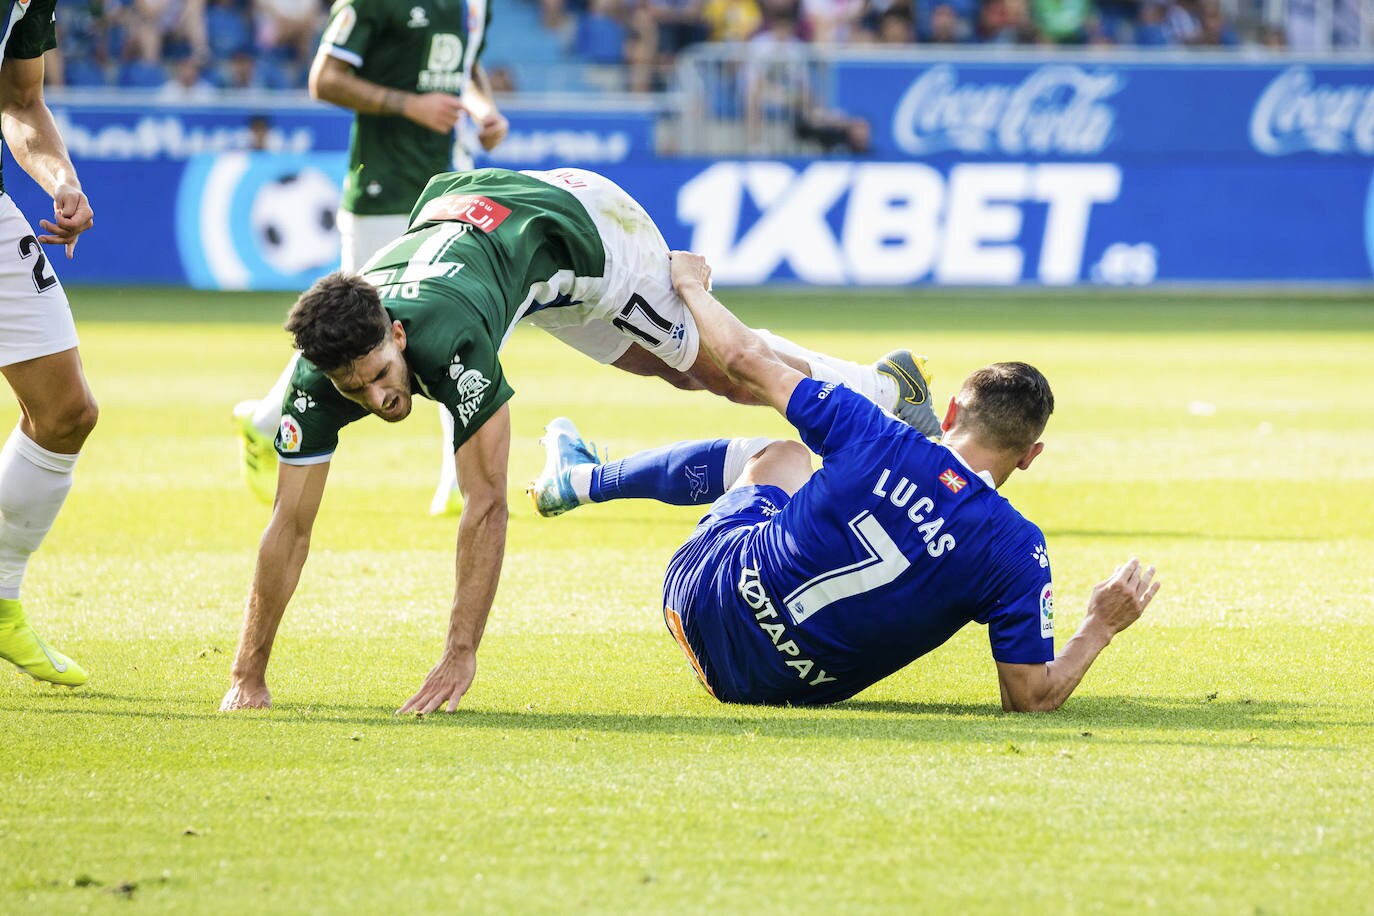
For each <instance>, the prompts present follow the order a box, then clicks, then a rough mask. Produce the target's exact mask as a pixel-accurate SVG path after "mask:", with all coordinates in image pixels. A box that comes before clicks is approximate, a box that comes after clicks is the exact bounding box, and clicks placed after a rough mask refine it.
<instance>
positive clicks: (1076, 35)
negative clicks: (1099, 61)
mask: <svg viewBox="0 0 1374 916" xmlns="http://www.w3.org/2000/svg"><path fill="white" fill-rule="evenodd" d="M1031 10H1032V12H1033V14H1034V17H1035V24H1036V26H1038V27H1039V29H1040V32H1041V33H1042V34H1043V35H1044V36H1045V37H1046V38H1048V39H1049V40H1050V41H1053V42H1056V43H1057V44H1083V43H1084V42H1086V41H1087V40H1088V24H1089V20H1090V19H1091V18H1092V16H1093V4H1092V0H1032V4H1031Z"/></svg>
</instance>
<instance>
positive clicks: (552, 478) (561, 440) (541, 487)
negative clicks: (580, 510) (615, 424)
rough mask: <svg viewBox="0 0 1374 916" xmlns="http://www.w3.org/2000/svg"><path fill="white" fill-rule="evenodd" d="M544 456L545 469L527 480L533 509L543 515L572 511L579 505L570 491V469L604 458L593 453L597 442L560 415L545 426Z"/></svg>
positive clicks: (592, 463)
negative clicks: (586, 439)
mask: <svg viewBox="0 0 1374 916" xmlns="http://www.w3.org/2000/svg"><path fill="white" fill-rule="evenodd" d="M539 441H540V443H542V444H543V446H544V452H545V455H546V456H547V458H546V460H545V462H544V470H543V471H542V472H541V473H540V474H539V476H538V477H537V478H536V479H534V480H532V481H530V485H529V486H528V487H526V488H525V492H526V493H528V494H529V495H530V500H531V501H533V502H534V510H535V511H536V512H538V513H539V514H540V515H542V516H544V517H545V518H553V517H554V516H555V515H562V514H563V513H564V512H571V511H572V510H573V509H576V508H577V507H578V506H580V505H582V502H581V500H579V499H578V498H577V494H575V493H574V492H573V488H572V481H571V480H570V472H571V471H572V469H573V468H574V467H577V466H578V465H598V464H603V463H605V461H606V459H605V458H604V457H603V456H599V455H597V453H596V446H594V445H591V444H589V443H587V442H584V441H583V439H582V434H581V433H579V432H578V431H577V427H576V426H574V425H573V421H572V420H569V419H568V418H567V417H559V418H558V419H556V420H554V421H553V422H552V423H550V424H549V425H548V426H546V427H544V438H542V439H540V440H539Z"/></svg>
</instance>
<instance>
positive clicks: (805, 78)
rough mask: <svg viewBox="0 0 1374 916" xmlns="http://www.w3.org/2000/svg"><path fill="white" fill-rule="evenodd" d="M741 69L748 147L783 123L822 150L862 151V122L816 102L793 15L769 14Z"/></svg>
mask: <svg viewBox="0 0 1374 916" xmlns="http://www.w3.org/2000/svg"><path fill="white" fill-rule="evenodd" d="M748 52H749V53H748V63H747V65H746V70H745V74H744V81H745V92H746V107H747V110H748V114H749V117H748V121H747V123H748V130H749V132H750V135H751V136H750V138H749V142H750V146H751V148H755V149H762V148H763V147H764V144H763V140H764V134H765V133H766V132H767V131H769V130H771V129H775V128H779V127H781V128H783V129H785V130H788V131H790V132H791V134H792V135H793V136H794V137H795V138H796V139H797V140H800V141H802V142H804V143H815V144H816V145H818V146H820V148H821V149H822V150H823V151H825V152H827V153H828V152H832V151H835V150H838V149H841V148H843V149H845V150H846V151H848V152H850V153H865V152H867V151H868V146H869V139H870V131H869V126H868V122H867V121H865V120H864V119H863V118H856V117H853V116H851V115H848V114H846V113H844V112H842V111H836V110H833V109H827V108H824V107H822V106H821V105H819V104H818V103H817V102H816V101H815V99H814V98H813V96H812V92H811V83H812V73H811V61H810V55H809V54H808V52H807V50H806V45H805V43H804V42H803V41H802V40H801V37H800V35H799V32H798V22H797V19H796V15H795V14H793V13H790V12H786V11H780V12H777V13H774V14H773V16H772V17H771V18H770V19H769V21H768V27H767V28H766V29H765V30H764V31H762V32H760V33H759V34H758V35H755V36H754V37H753V38H752V39H750V41H749V44H748Z"/></svg>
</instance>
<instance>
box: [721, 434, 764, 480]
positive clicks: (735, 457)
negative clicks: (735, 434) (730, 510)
mask: <svg viewBox="0 0 1374 916" xmlns="http://www.w3.org/2000/svg"><path fill="white" fill-rule="evenodd" d="M775 441H777V440H775V439H770V438H768V437H767V436H756V437H754V438H753V439H731V440H730V444H729V445H727V446H726V447H725V473H724V474H723V475H722V479H723V480H724V482H725V489H727V490H728V489H730V488H731V487H733V486H734V485H735V481H737V480H739V479H740V476H741V475H742V474H744V466H745V465H746V464H748V463H749V459H750V458H753V457H754V456H755V455H757V454H758V453H759V452H761V451H763V450H764V449H766V448H768V446H770V445H772V444H773V443H774V442H775Z"/></svg>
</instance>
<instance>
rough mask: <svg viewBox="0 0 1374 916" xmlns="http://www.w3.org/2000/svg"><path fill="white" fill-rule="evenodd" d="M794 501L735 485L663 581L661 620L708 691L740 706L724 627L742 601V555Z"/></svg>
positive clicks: (771, 490)
mask: <svg viewBox="0 0 1374 916" xmlns="http://www.w3.org/2000/svg"><path fill="white" fill-rule="evenodd" d="M791 499H792V497H790V496H788V495H787V493H786V492H785V491H784V490H782V489H780V488H778V487H774V486H767V485H763V486H747V487H735V488H734V489H732V490H729V491H727V492H726V494H725V495H724V496H722V497H721V498H720V499H718V500H716V501H715V502H714V503H712V504H711V511H710V512H708V513H707V514H706V516H705V517H704V518H702V520H701V521H700V522H698V523H697V527H696V530H694V531H693V532H692V534H691V536H690V537H688V538H687V541H686V543H684V544H683V545H682V546H681V547H679V548H678V550H677V553H675V554H673V558H672V559H671V560H669V561H668V569H667V572H666V573H665V574H664V577H663V619H664V622H665V623H666V624H667V625H668V632H669V633H672V634H673V638H674V639H676V640H677V643H678V645H679V646H680V647H681V648H682V651H683V652H684V653H685V654H686V656H687V660H688V661H689V662H690V663H691V665H692V668H693V669H694V670H695V671H696V673H697V677H698V678H700V679H701V682H702V683H703V684H705V685H706V689H707V690H708V691H710V693H711V695H712V696H714V697H716V698H717V699H721V700H726V701H734V702H740V701H742V700H743V697H742V696H741V695H740V693H739V691H737V690H736V689H735V679H734V678H733V677H732V676H731V673H732V669H734V668H735V667H736V666H735V665H732V664H731V663H732V661H733V658H732V656H733V654H734V653H732V652H731V651H730V645H729V643H730V640H729V634H728V632H727V630H728V627H727V626H725V625H724V621H725V617H726V615H728V614H729V613H730V610H729V609H731V608H733V607H734V605H735V604H737V603H738V602H739V600H740V599H739V595H738V592H737V591H736V586H737V584H738V583H737V582H736V581H735V580H736V579H737V578H738V577H739V571H740V568H741V566H742V565H743V562H744V560H743V556H744V551H745V550H746V549H747V548H748V546H749V542H750V539H751V538H752V536H753V533H754V532H755V531H756V530H757V528H758V526H759V525H761V524H763V523H764V522H766V521H768V520H769V519H770V518H772V517H773V516H775V515H777V514H778V513H779V512H781V511H782V509H783V507H784V506H786V505H787V504H788V502H790V501H791Z"/></svg>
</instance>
